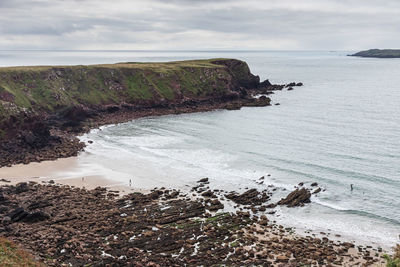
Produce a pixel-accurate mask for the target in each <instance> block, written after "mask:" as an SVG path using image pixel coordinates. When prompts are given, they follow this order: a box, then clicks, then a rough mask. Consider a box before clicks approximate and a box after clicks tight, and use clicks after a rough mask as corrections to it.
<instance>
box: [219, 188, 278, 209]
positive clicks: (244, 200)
mask: <svg viewBox="0 0 400 267" xmlns="http://www.w3.org/2000/svg"><path fill="white" fill-rule="evenodd" d="M225 197H226V198H228V199H230V200H232V201H233V202H235V203H237V204H242V205H261V204H263V203H265V202H267V201H268V200H269V199H270V197H269V196H268V195H267V194H266V193H265V192H263V193H261V192H258V190H257V189H250V190H247V191H246V192H244V193H243V194H240V195H239V194H237V193H230V194H226V195H225Z"/></svg>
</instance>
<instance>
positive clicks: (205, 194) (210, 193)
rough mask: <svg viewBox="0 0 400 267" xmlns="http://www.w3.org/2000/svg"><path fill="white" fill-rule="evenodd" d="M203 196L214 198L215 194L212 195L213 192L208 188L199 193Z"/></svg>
mask: <svg viewBox="0 0 400 267" xmlns="http://www.w3.org/2000/svg"><path fill="white" fill-rule="evenodd" d="M201 195H202V196H203V197H211V198H216V196H215V195H214V193H213V192H212V191H210V190H208V191H206V192H204V193H202V194H201Z"/></svg>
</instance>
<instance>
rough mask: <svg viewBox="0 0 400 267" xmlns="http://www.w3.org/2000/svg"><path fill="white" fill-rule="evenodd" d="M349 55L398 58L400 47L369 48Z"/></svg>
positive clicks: (399, 56)
mask: <svg viewBox="0 0 400 267" xmlns="http://www.w3.org/2000/svg"><path fill="white" fill-rule="evenodd" d="M349 56H353V57H375V58H400V49H370V50H366V51H361V52H358V53H355V54H353V55H349Z"/></svg>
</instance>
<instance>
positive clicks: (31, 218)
mask: <svg viewBox="0 0 400 267" xmlns="http://www.w3.org/2000/svg"><path fill="white" fill-rule="evenodd" d="M49 218H50V216H49V215H48V214H46V213H44V212H42V211H35V212H32V213H29V214H28V215H26V216H25V218H23V219H22V221H23V222H27V223H35V222H40V221H44V220H47V219H49Z"/></svg>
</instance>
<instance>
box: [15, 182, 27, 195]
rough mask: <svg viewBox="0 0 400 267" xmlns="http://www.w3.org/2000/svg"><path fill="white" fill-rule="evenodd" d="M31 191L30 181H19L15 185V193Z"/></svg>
mask: <svg viewBox="0 0 400 267" xmlns="http://www.w3.org/2000/svg"><path fill="white" fill-rule="evenodd" d="M27 191H29V186H28V183H25V182H23V183H19V184H17V185H16V187H15V193H17V194H20V193H24V192H27Z"/></svg>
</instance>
